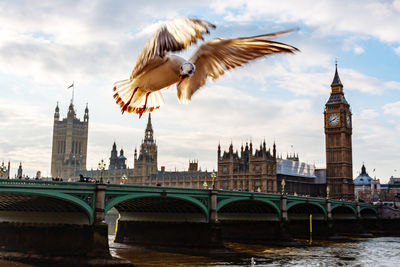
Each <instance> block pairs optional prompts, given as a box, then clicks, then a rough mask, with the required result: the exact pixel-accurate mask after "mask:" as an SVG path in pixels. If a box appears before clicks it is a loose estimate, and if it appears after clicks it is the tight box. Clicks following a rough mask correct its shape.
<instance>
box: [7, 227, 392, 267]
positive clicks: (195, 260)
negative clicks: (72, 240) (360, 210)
mask: <svg viewBox="0 0 400 267" xmlns="http://www.w3.org/2000/svg"><path fill="white" fill-rule="evenodd" d="M109 238H110V251H111V254H112V255H113V256H115V257H120V258H123V259H127V260H129V261H130V262H131V263H132V264H134V265H135V266H250V262H251V257H254V259H255V261H256V265H255V266H360V267H362V266H370V267H372V266H399V262H400V253H399V251H400V237H378V238H364V239H352V240H350V241H346V242H327V241H316V242H315V243H314V245H313V246H304V247H273V246H266V245H248V244H246V245H244V244H237V243H226V244H225V245H226V247H227V248H228V249H227V250H223V251H222V250H212V251H210V252H204V251H199V250H195V249H193V250H185V249H178V248H164V249H162V248H157V249H154V248H152V249H149V248H144V247H140V246H134V245H126V244H116V243H114V242H112V239H113V236H111V235H110V236H109ZM60 265H62V263H60ZM0 266H7V267H11V266H13V267H16V266H19V267H23V266H34V265H30V264H22V263H17V262H9V261H2V260H0Z"/></svg>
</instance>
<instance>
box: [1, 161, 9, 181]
mask: <svg viewBox="0 0 400 267" xmlns="http://www.w3.org/2000/svg"><path fill="white" fill-rule="evenodd" d="M6 171H7V167H6V166H5V165H4V161H3V162H2V163H1V166H0V175H1V178H3V175H4V174H5V173H6Z"/></svg>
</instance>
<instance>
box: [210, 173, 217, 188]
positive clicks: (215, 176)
mask: <svg viewBox="0 0 400 267" xmlns="http://www.w3.org/2000/svg"><path fill="white" fill-rule="evenodd" d="M215 178H217V174H216V173H215V172H212V173H211V179H212V189H213V190H214V189H215Z"/></svg>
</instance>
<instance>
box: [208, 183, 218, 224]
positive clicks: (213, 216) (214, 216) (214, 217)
mask: <svg viewBox="0 0 400 267" xmlns="http://www.w3.org/2000/svg"><path fill="white" fill-rule="evenodd" d="M217 195H218V191H217V190H211V191H210V213H209V222H210V223H215V222H217V221H218V212H217Z"/></svg>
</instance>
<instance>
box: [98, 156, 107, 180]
mask: <svg viewBox="0 0 400 267" xmlns="http://www.w3.org/2000/svg"><path fill="white" fill-rule="evenodd" d="M105 168H106V163H105V162H104V160H103V159H102V160H101V161H100V162H99V167H98V169H99V170H100V183H101V184H102V183H103V172H104V170H105Z"/></svg>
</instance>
